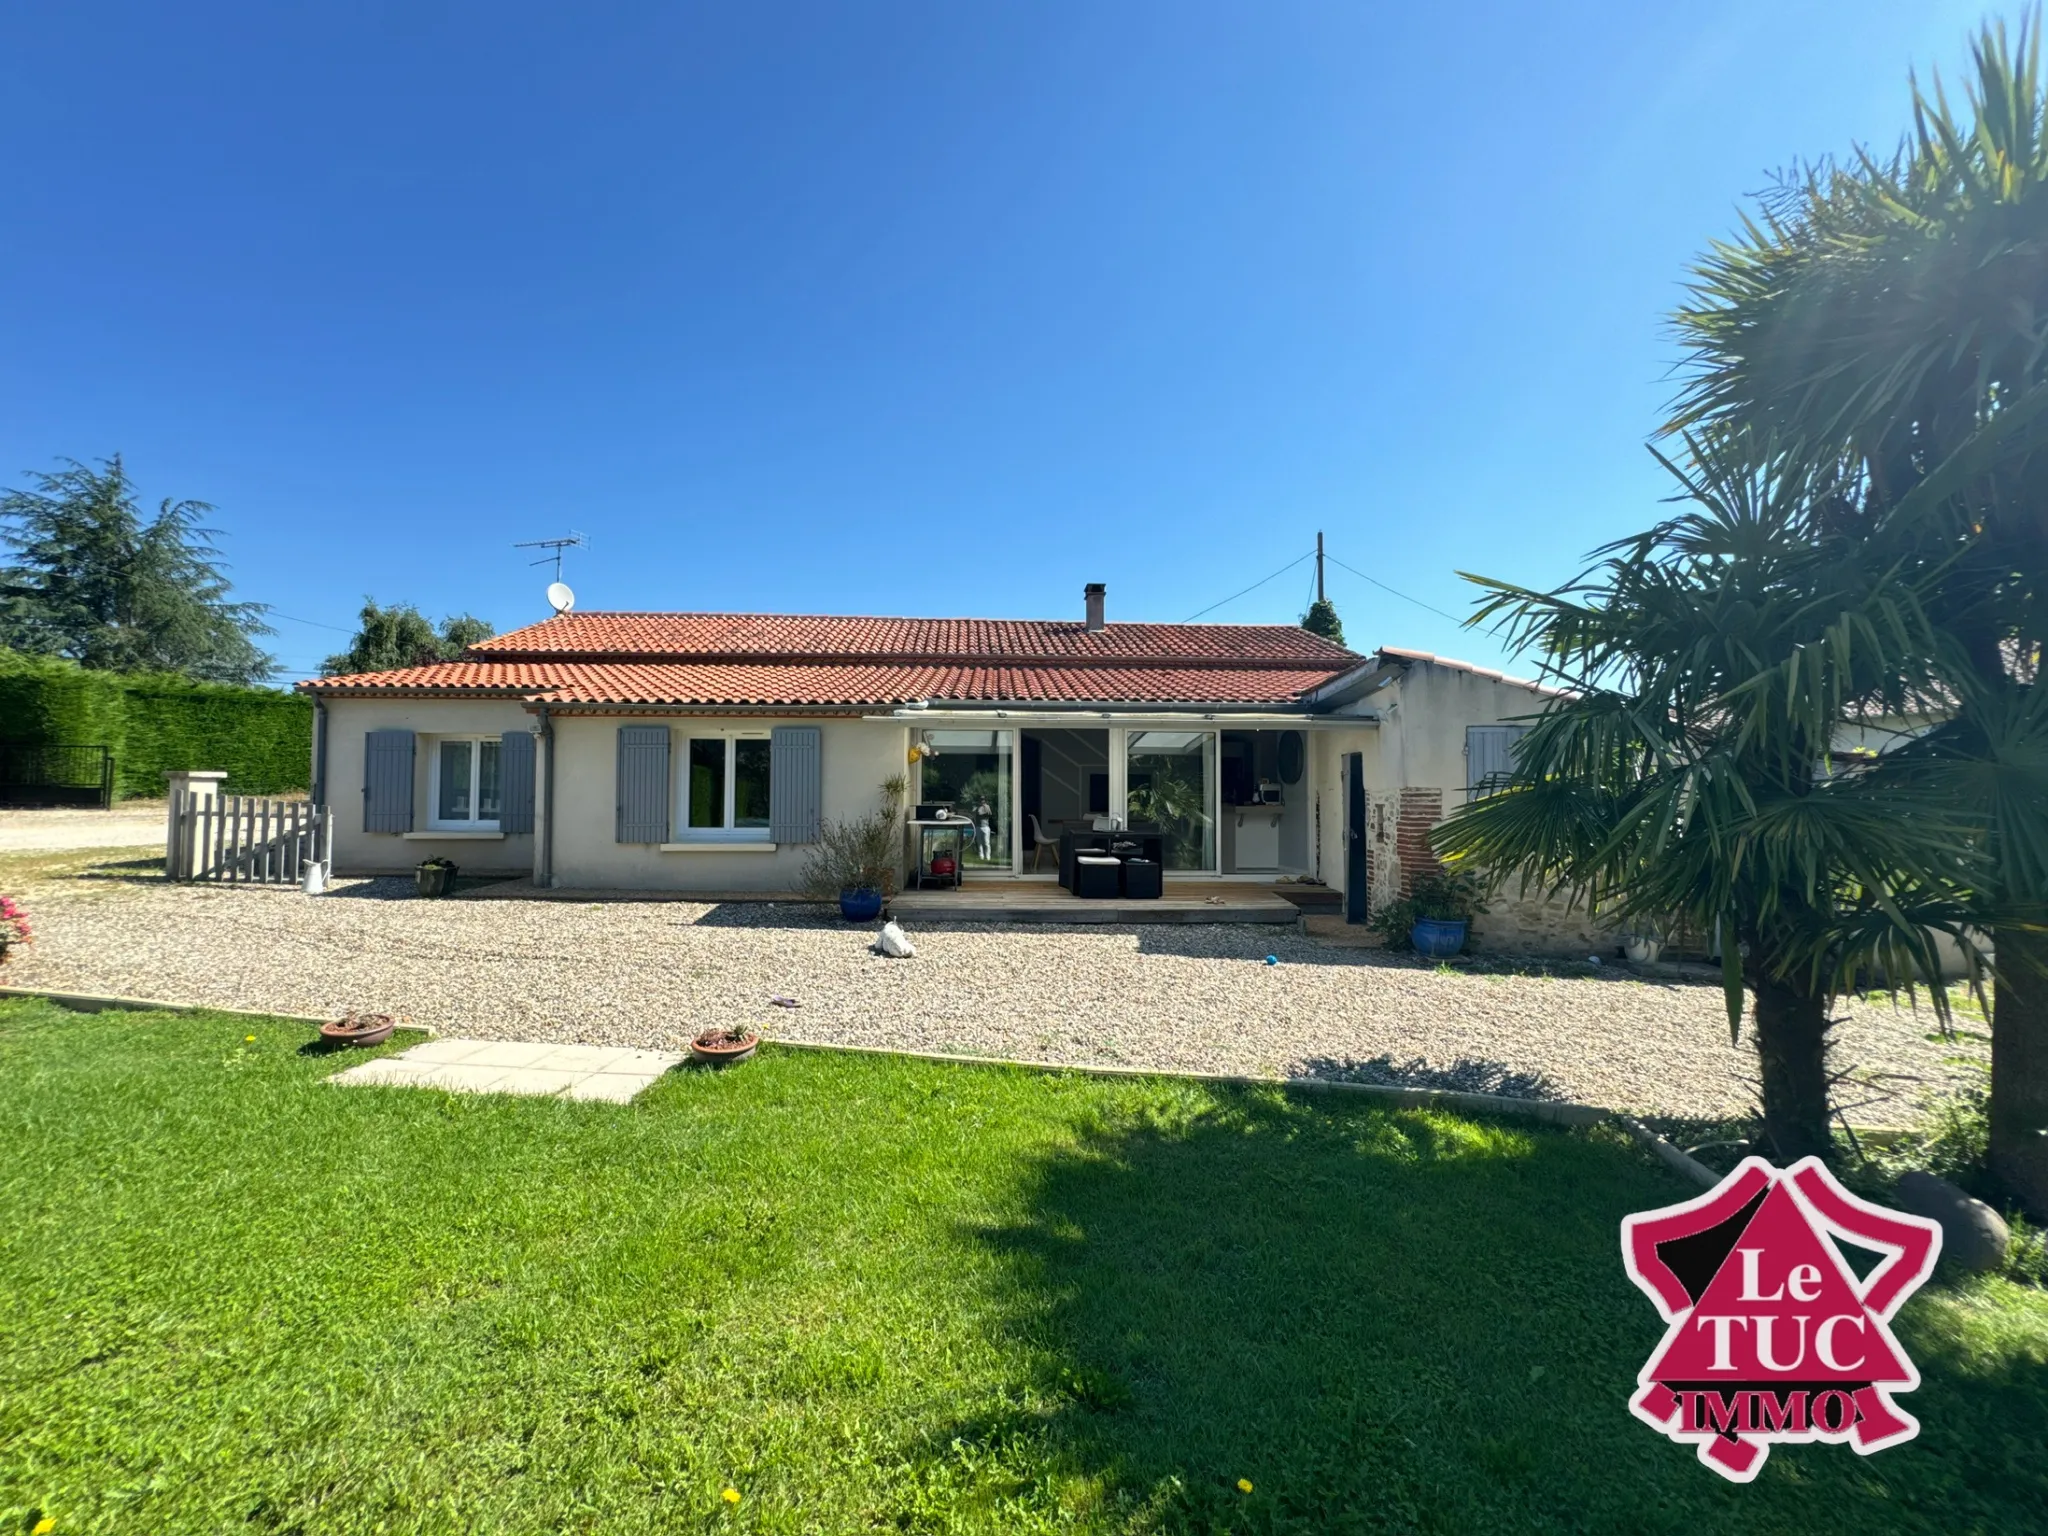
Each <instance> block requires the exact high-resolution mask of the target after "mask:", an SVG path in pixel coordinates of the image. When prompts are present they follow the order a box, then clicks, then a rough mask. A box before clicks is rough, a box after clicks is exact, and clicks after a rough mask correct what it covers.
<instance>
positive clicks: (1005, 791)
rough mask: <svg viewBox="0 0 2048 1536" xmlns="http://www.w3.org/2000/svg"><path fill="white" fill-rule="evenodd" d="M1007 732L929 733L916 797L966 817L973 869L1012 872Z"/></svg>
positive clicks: (967, 864)
mask: <svg viewBox="0 0 2048 1536" xmlns="http://www.w3.org/2000/svg"><path fill="white" fill-rule="evenodd" d="M1011 734H1012V733H1011V732H1009V731H926V732H924V733H923V734H922V736H921V737H920V740H921V742H922V745H923V748H924V756H923V757H922V758H920V759H919V761H918V768H919V771H920V773H921V775H922V777H921V778H920V780H919V783H920V785H921V788H920V790H919V792H918V800H919V801H920V802H921V803H923V804H927V805H943V806H945V807H946V808H947V809H948V810H949V811H950V812H951V813H952V814H953V815H955V816H961V817H965V818H966V820H967V824H968V826H967V835H966V839H965V841H966V857H965V858H964V859H962V861H961V863H962V866H963V867H964V868H965V869H966V870H968V871H969V872H970V873H972V872H975V871H979V872H981V873H984V874H1005V875H1007V874H1009V873H1010V872H1011V870H1012V869H1013V868H1014V867H1015V866H1014V864H1013V862H1012V853H1011V837H1010V829H1011V815H1012V803H1011V788H1010V787H1011V780H1012V770H1011V766H1010V757H1011V753H1012V750H1013V748H1012V743H1011Z"/></svg>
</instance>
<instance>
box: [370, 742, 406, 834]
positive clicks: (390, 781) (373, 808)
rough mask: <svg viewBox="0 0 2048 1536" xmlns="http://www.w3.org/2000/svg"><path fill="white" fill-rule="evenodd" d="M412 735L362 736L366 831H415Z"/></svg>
mask: <svg viewBox="0 0 2048 1536" xmlns="http://www.w3.org/2000/svg"><path fill="white" fill-rule="evenodd" d="M412 750H413V734H412V732H411V731H368V732H365V733H364V736H363V830H364V831H365V832H410V831H411V830H412Z"/></svg>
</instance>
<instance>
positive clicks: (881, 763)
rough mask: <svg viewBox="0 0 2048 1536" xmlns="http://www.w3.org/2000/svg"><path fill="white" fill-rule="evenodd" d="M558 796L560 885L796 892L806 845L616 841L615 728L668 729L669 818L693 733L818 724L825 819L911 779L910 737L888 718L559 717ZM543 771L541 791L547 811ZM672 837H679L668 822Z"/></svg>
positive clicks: (860, 812) (872, 803)
mask: <svg viewBox="0 0 2048 1536" xmlns="http://www.w3.org/2000/svg"><path fill="white" fill-rule="evenodd" d="M553 722H554V731H555V754H554V761H555V792H554V802H553V811H554V818H555V832H554V843H553V851H554V860H555V868H554V881H553V884H554V885H555V887H557V888H569V889H579V890H627V891H705V892H734V893H737V892H745V891H788V890H792V889H794V887H795V885H796V882H797V879H798V877H799V875H800V874H801V873H802V870H803V867H804V864H805V862H806V861H807V860H808V859H809V857H810V855H811V851H812V849H811V845H809V844H789V845H785V846H781V847H778V848H775V849H774V850H773V851H772V852H767V853H761V852H741V851H737V850H734V849H731V848H720V847H719V846H718V845H717V844H715V843H713V844H703V845H700V846H698V847H695V848H691V849H689V850H688V851H677V850H669V851H664V850H663V849H661V848H660V847H658V846H656V845H654V844H651V843H621V842H619V841H617V836H616V834H617V828H618V823H617V819H616V814H615V813H616V809H617V805H618V741H619V727H620V726H621V725H661V724H664V723H666V724H667V725H668V726H669V727H670V748H669V774H670V801H669V803H670V807H671V810H670V815H671V818H674V816H675V809H674V807H675V782H676V779H675V776H676V774H677V773H678V771H679V765H680V764H681V762H682V760H683V753H684V748H683V742H684V740H685V739H686V738H687V737H688V736H689V734H690V731H691V728H692V727H693V726H694V727H698V728H701V729H703V730H707V731H716V730H721V729H723V730H746V731H767V730H770V729H772V728H773V727H775V726H778V725H815V726H817V727H818V748H819V757H820V788H821V796H822V798H821V809H822V813H823V815H824V817H825V819H826V820H828V821H844V820H847V819H850V818H852V817H855V816H864V815H866V814H868V813H869V812H870V811H873V810H875V809H876V808H877V807H878V806H879V805H880V804H881V785H882V781H883V780H884V779H887V778H889V777H891V776H892V775H895V774H905V775H906V776H907V774H908V772H909V763H908V758H909V752H910V734H909V731H908V729H907V728H906V727H904V726H903V725H901V724H900V723H898V722H895V721H880V720H859V719H845V718H818V717H815V716H811V717H789V718H783V719H775V718H769V717H765V716H726V717H712V716H702V715H693V716H687V717H681V716H678V717H666V718H665V717H662V716H658V715H636V716H632V717H621V716H617V715H580V714H576V715H562V714H557V715H555V716H554V717H553ZM546 793H547V791H546V785H545V770H543V783H542V787H541V790H540V794H541V795H542V797H543V807H544V806H545V798H544V797H545V795H546ZM669 835H670V837H671V838H672V839H673V838H675V837H676V835H677V832H676V825H675V823H674V821H673V820H672V822H671V826H670V833H669Z"/></svg>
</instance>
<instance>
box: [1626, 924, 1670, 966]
mask: <svg viewBox="0 0 2048 1536" xmlns="http://www.w3.org/2000/svg"><path fill="white" fill-rule="evenodd" d="M1621 949H1622V953H1623V954H1625V955H1627V956H1628V958H1629V963H1630V964H1631V965H1655V964H1656V963H1657V957H1658V956H1659V955H1661V954H1663V953H1664V940H1663V939H1662V938H1661V937H1660V936H1659V935H1658V934H1656V933H1655V932H1654V931H1652V932H1645V933H1624V934H1623V935H1622V936H1621Z"/></svg>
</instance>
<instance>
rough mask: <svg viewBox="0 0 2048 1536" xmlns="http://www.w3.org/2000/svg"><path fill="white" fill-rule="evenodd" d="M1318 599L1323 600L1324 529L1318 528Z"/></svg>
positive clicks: (1318, 600)
mask: <svg viewBox="0 0 2048 1536" xmlns="http://www.w3.org/2000/svg"><path fill="white" fill-rule="evenodd" d="M1316 601H1317V602H1319V603H1320V602H1321V601H1323V530H1322V529H1320V528H1318V529H1317V530H1316Z"/></svg>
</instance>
